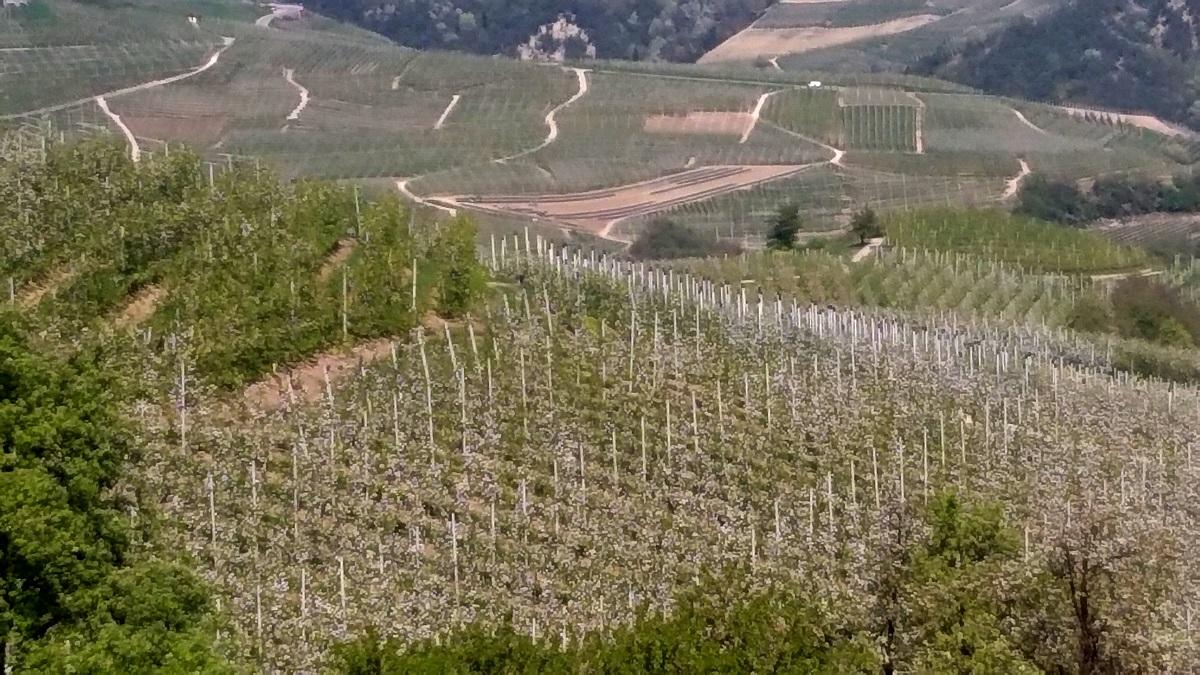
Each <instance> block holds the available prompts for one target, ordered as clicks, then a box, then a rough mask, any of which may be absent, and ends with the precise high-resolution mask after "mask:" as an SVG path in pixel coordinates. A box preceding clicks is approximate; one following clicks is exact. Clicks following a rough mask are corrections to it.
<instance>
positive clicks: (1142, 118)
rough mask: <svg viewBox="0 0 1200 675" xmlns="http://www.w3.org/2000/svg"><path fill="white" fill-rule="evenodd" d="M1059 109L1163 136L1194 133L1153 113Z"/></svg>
mask: <svg viewBox="0 0 1200 675" xmlns="http://www.w3.org/2000/svg"><path fill="white" fill-rule="evenodd" d="M1060 109H1061V110H1064V111H1066V112H1067V113H1068V114H1070V115H1073V116H1075V117H1089V116H1090V117H1094V118H1099V119H1101V120H1103V121H1105V122H1108V123H1110V124H1127V125H1129V126H1132V127H1139V128H1141V129H1148V130H1150V131H1153V132H1156V133H1160V134H1163V135H1165V136H1185V137H1187V138H1193V137H1195V135H1196V134H1195V133H1193V132H1191V131H1189V130H1187V129H1184V128H1183V127H1181V126H1178V125H1175V124H1171V123H1170V122H1166V121H1164V120H1161V119H1159V118H1157V117H1155V116H1153V115H1134V114H1130V113H1119V112H1111V111H1108V110H1096V109H1094V108H1076V107H1073V106H1060Z"/></svg>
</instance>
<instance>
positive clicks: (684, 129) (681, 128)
mask: <svg viewBox="0 0 1200 675" xmlns="http://www.w3.org/2000/svg"><path fill="white" fill-rule="evenodd" d="M753 122H754V119H753V117H751V115H750V114H749V113H740V112H691V113H688V114H686V115H652V116H650V117H647V118H646V122H645V123H644V124H643V125H642V130H643V131H645V132H646V133H650V134H697V135H709V136H741V135H742V134H743V133H745V131H746V128H747V127H749V126H750V125H751V124H752V123H753Z"/></svg>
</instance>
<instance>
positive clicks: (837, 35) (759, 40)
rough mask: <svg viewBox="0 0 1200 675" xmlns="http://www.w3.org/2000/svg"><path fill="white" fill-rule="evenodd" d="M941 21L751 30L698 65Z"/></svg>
mask: <svg viewBox="0 0 1200 675" xmlns="http://www.w3.org/2000/svg"><path fill="white" fill-rule="evenodd" d="M940 18H941V17H939V16H937V15H936V14H918V15H916V16H907V17H903V18H900V19H894V20H892V21H884V22H882V23H876V24H871V25H868V26H849V27H845V28H823V27H818V26H809V27H803V28H754V27H751V28H747V29H746V30H744V31H742V32H740V33H738V34H737V35H734V36H733V37H731V38H729V39H728V40H726V41H725V42H722V43H721V44H719V45H717V46H716V47H715V48H714V49H713V50H712V51H710V52H708V53H707V54H705V55H704V56H702V57H700V61H699V62H700V63H720V62H722V61H749V60H753V59H756V58H758V57H760V56H764V57H773V56H785V55H788V54H802V53H804V52H809V51H815V50H818V49H825V48H827V47H836V46H838V45H844V44H850V43H852V42H858V41H859V40H868V39H871V38H877V37H883V36H887V35H895V34H897V33H904V32H907V31H910V30H914V29H916V28H920V27H921V26H924V25H926V24H930V23H933V22H934V21H937V20H938V19H940Z"/></svg>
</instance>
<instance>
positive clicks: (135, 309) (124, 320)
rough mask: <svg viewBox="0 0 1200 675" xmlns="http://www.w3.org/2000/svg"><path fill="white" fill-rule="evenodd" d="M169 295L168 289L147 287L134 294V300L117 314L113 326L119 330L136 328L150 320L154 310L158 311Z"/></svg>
mask: <svg viewBox="0 0 1200 675" xmlns="http://www.w3.org/2000/svg"><path fill="white" fill-rule="evenodd" d="M166 295H167V289H166V288H164V287H162V286H157V285H156V286H147V287H145V288H143V289H142V290H140V291H138V292H137V293H136V294H134V296H133V299H131V300H130V301H129V303H128V304H126V305H125V306H124V307H122V308H121V311H120V312H118V313H117V316H116V318H115V319H113V325H114V326H115V327H117V328H130V327H132V326H136V325H138V324H140V323H142V322H143V321H145V320H146V319H149V318H150V316H151V315H152V314H154V310H156V309H158V303H159V302H161V301H162V299H163V298H164V297H166Z"/></svg>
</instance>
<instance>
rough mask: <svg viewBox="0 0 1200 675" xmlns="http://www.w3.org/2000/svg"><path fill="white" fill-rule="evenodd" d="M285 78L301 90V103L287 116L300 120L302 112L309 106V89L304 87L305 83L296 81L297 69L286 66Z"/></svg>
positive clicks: (290, 118)
mask: <svg viewBox="0 0 1200 675" xmlns="http://www.w3.org/2000/svg"><path fill="white" fill-rule="evenodd" d="M283 79H285V80H287V81H288V84H290V85H292V86H293V87H295V88H296V89H297V90H299V91H300V103H298V104H296V107H295V108H293V109H292V112H290V113H288V116H287V119H289V120H298V119H300V113H302V112H304V109H305V108H307V107H308V98H309V96H308V90H307V89H305V88H304V85H302V84H300V83H299V82H297V81H296V71H294V70H292V69H291V68H284V70H283Z"/></svg>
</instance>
